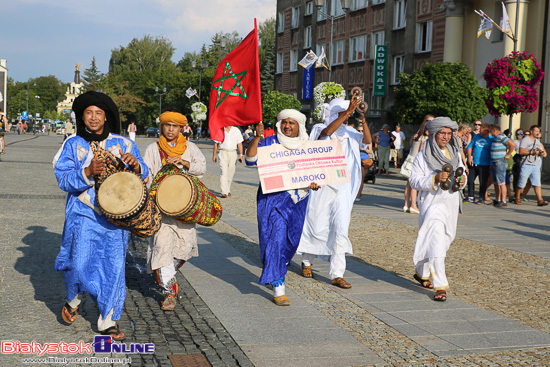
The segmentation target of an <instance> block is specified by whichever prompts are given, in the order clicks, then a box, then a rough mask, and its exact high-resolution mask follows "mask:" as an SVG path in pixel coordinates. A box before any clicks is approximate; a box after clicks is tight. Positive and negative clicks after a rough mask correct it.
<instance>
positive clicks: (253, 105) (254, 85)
mask: <svg viewBox="0 0 550 367" xmlns="http://www.w3.org/2000/svg"><path fill="white" fill-rule="evenodd" d="M259 64H260V63H259V55H258V28H257V26H256V20H254V30H253V31H252V32H250V33H249V34H248V36H246V37H245V38H244V39H243V40H242V42H241V43H240V44H239V45H238V46H237V47H236V48H235V49H234V50H233V51H231V52H230V53H229V54H228V55H227V56H226V57H224V59H223V60H222V62H220V64H219V65H218V68H217V69H216V74H214V77H213V78H212V84H211V90H210V116H209V122H208V125H209V128H210V137H211V138H212V140H215V141H219V142H223V140H224V136H225V133H224V127H225V126H244V125H252V124H256V123H258V122H260V121H262V95H261V92H260V65H259Z"/></svg>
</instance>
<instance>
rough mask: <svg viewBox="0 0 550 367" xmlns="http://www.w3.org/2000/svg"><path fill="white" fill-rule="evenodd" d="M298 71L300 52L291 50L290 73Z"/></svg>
mask: <svg viewBox="0 0 550 367" xmlns="http://www.w3.org/2000/svg"><path fill="white" fill-rule="evenodd" d="M296 70H298V50H290V71H296Z"/></svg>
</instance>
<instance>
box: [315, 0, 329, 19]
mask: <svg viewBox="0 0 550 367" xmlns="http://www.w3.org/2000/svg"><path fill="white" fill-rule="evenodd" d="M326 14H327V2H326V1H325V3H324V4H323V6H322V7H321V8H319V11H317V21H318V22H320V21H321V20H325V19H327V16H326Z"/></svg>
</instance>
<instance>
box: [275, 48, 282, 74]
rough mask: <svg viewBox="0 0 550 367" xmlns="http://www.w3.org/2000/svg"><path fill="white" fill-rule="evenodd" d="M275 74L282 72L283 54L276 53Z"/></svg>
mask: <svg viewBox="0 0 550 367" xmlns="http://www.w3.org/2000/svg"><path fill="white" fill-rule="evenodd" d="M276 72H277V74H280V73H282V72H283V54H281V53H278V54H277V70H276Z"/></svg>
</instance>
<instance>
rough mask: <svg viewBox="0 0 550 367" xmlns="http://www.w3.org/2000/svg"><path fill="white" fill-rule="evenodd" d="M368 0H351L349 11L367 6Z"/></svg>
mask: <svg viewBox="0 0 550 367" xmlns="http://www.w3.org/2000/svg"><path fill="white" fill-rule="evenodd" d="M367 4H368V0H352V2H351V11H354V10H359V9H364V8H366V7H367Z"/></svg>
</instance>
